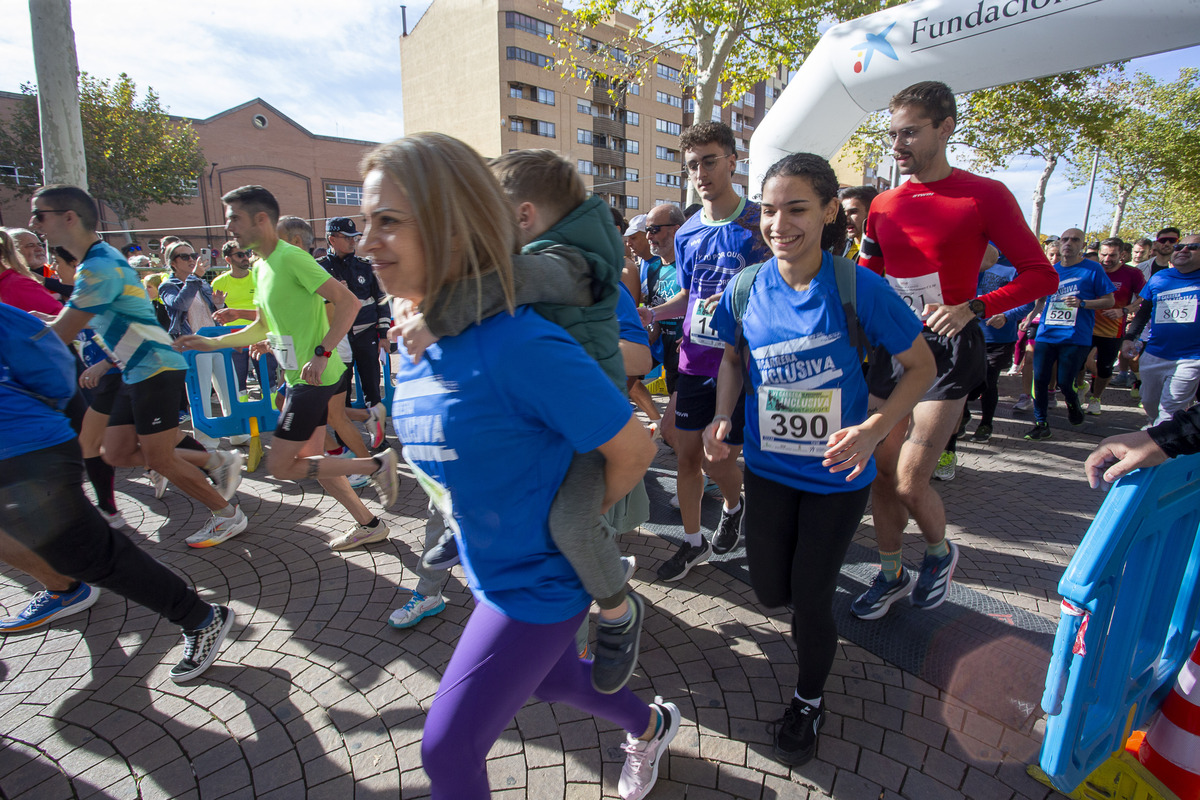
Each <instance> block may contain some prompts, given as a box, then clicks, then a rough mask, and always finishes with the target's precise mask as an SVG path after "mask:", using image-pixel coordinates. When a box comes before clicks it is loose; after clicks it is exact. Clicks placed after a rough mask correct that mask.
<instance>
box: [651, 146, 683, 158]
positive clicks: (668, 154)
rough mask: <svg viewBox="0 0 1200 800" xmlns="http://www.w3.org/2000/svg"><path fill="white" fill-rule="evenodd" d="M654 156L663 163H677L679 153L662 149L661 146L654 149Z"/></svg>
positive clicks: (669, 149)
mask: <svg viewBox="0 0 1200 800" xmlns="http://www.w3.org/2000/svg"><path fill="white" fill-rule="evenodd" d="M654 155H655V156H656V157H658V158H661V159H662V160H663V161H678V160H679V151H678V150H672V149H671V148H669V147H663V146H662V145H661V144H660V145H656V146H655V147H654Z"/></svg>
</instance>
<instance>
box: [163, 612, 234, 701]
mask: <svg viewBox="0 0 1200 800" xmlns="http://www.w3.org/2000/svg"><path fill="white" fill-rule="evenodd" d="M212 610H213V620H212V622H210V623H208V624H207V625H205V626H204V627H203V628H201V629H200V630H198V631H184V632H183V659H182V660H180V662H179V663H178V664H176V665H175V666H174V667H172V668H171V680H173V681H175V683H183V682H184V681H190V680H191V679H192V678H198V677H200V675H201V673H203V672H204V670H206V669H208V668H209V667H210V666H212V663H213V661H216V659H217V653H218V652H220V650H221V645H222V644H223V643H224V642H225V636H226V635H227V634H228V633H229V629H230V628H232V627H233V610H232V609H229V608H227V607H225V606H219V605H217V604H216V603H214V604H213V606H212Z"/></svg>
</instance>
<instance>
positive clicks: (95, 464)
mask: <svg viewBox="0 0 1200 800" xmlns="http://www.w3.org/2000/svg"><path fill="white" fill-rule="evenodd" d="M83 467H84V469H85V470H87V476H88V480H89V481H91V484H92V488H93V489H95V490H96V505H98V506H100V510H101V511H103V512H104V513H105V514H115V513H117V498H116V495H114V494H113V475H114V474H115V471H114V470H113V468H112V466H111V465H109V464H108V463H107V462H105V460H104V459H103V458H101V457H100V456H92V457H91V458H85V459H84V460H83Z"/></svg>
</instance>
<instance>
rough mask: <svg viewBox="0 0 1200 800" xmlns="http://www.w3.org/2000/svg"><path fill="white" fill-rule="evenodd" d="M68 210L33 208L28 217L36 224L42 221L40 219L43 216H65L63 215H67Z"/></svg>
mask: <svg viewBox="0 0 1200 800" xmlns="http://www.w3.org/2000/svg"><path fill="white" fill-rule="evenodd" d="M69 210H70V209H66V208H63V209H58V208H35V209H34V210H33V211H31V212H30V214H29V216H30V217H32V218H33V219H35V220H37V221H38V222H41V221H42V217H44V216H45V215H47V214H65V213H67V211H69Z"/></svg>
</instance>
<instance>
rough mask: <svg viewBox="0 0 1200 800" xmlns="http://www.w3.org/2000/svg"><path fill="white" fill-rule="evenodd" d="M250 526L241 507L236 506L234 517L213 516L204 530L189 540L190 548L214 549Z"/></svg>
mask: <svg viewBox="0 0 1200 800" xmlns="http://www.w3.org/2000/svg"><path fill="white" fill-rule="evenodd" d="M249 524H250V522H249V520H247V519H246V515H245V514H243V513H242V509H241V506H234V507H233V516H232V517H219V516H217V515H216V514H213V515H212V518H211V519H209V521H208V523H207V524H206V525H205V526H204V527H203V528H201V529H200V530H199V531H198V532H196V533H193V534H192V535H191V536H189V537H188V538H187V543H188V547H213V546H215V545H218V544H220V543H221V542H224V541H225V540H227V539H232V538H233V537H234V536H237V535H238V534H239V533H241V532H242V531H244V530H246V527H247V526H248V525H249Z"/></svg>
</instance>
